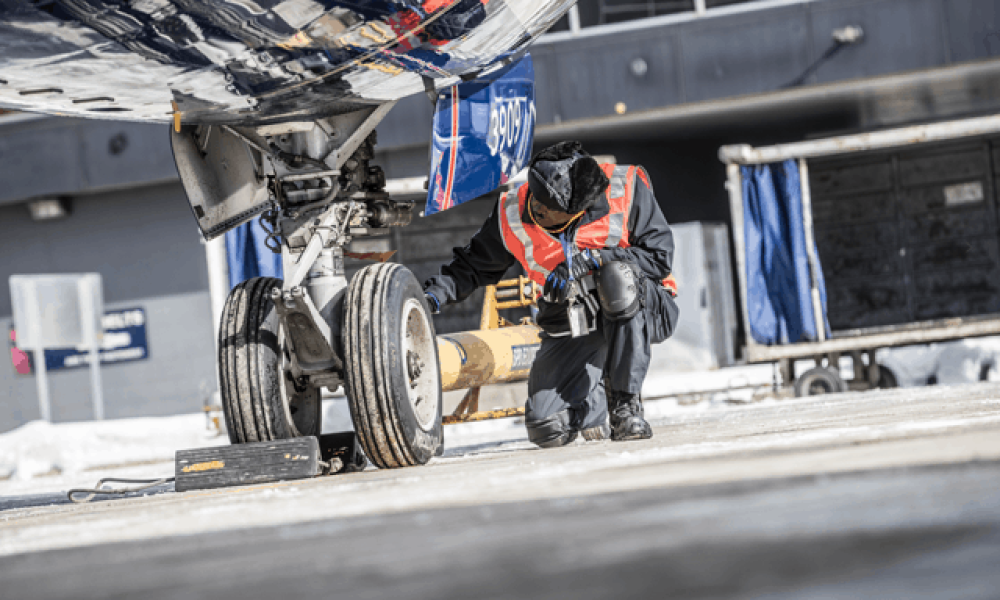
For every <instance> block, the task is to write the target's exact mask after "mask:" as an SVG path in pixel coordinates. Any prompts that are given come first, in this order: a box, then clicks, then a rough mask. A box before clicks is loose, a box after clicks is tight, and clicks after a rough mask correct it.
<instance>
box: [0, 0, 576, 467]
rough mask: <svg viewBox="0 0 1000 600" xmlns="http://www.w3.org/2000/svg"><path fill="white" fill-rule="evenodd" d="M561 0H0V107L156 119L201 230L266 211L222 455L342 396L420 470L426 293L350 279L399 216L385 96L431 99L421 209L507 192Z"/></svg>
mask: <svg viewBox="0 0 1000 600" xmlns="http://www.w3.org/2000/svg"><path fill="white" fill-rule="evenodd" d="M572 4H573V2H572V1H570V0H555V1H548V2H539V1H536V0H425V1H422V2H421V1H417V0H405V1H404V0H400V1H388V0H372V1H356V2H331V1H318V0H284V1H267V0H257V1H256V2H255V1H252V0H207V1H195V0H172V1H168V0H144V1H140V2H131V3H121V2H110V1H101V0H61V1H57V2H51V1H50V2H45V1H43V2H21V1H13V0H0V107H4V108H10V109H19V110H28V111H35V112H44V113H49V114H57V115H68V116H78V117H88V118H111V119H123V120H137V121H149V122H162V123H165V124H166V123H169V124H170V125H171V126H170V136H171V144H172V147H173V151H174V157H175V161H176V164H177V170H178V173H179V175H180V178H181V182H182V183H183V185H184V188H185V191H186V193H187V196H188V200H189V202H190V204H191V208H192V211H193V213H194V216H195V218H196V219H197V221H198V224H199V227H200V228H201V231H202V233H203V235H204V236H205V238H206V239H212V238H214V237H217V236H219V235H222V234H224V233H225V232H227V231H229V230H231V229H233V228H234V227H236V226H238V225H240V224H242V223H245V222H246V221H248V220H250V219H254V218H260V219H261V222H262V224H264V226H265V228H266V229H267V230H268V231H269V232H270V237H269V239H268V243H269V246H271V248H272V250H274V251H275V252H280V253H281V256H282V264H283V271H284V280H280V279H262V278H257V279H252V280H250V281H247V282H242V283H239V284H238V285H236V286H235V287H234V288H233V291H232V292H231V293H230V297H229V299H228V301H227V304H226V310H225V313H224V314H223V317H222V324H221V328H220V339H219V348H220V350H219V352H220V354H219V374H220V383H221V392H222V399H223V405H224V408H225V409H226V416H227V425H228V429H229V433H230V438H231V440H232V441H233V442H234V443H243V442H253V441H268V440H273V439H282V438H289V437H297V436H302V435H318V434H319V431H320V429H319V427H320V424H319V415H320V414H321V410H320V409H319V402H320V400H319V398H320V393H319V390H320V389H321V388H322V387H327V388H329V389H336V388H337V387H339V386H341V385H343V386H344V387H345V389H346V390H347V392H348V396H349V397H350V399H351V403H352V404H351V406H352V415H353V417H354V421H355V428H356V429H357V431H358V434H359V438H360V439H361V441H362V443H363V445H364V448H365V452H366V454H367V455H368V457H369V458H370V459H371V460H372V461H373V462H375V463H376V464H378V465H379V466H382V467H398V466H407V465H414V464H422V463H425V462H427V460H429V459H430V458H431V456H433V455H434V454H435V453H436V452H437V451H439V449H440V447H441V439H442V433H441V377H440V373H439V367H438V355H437V345H436V341H435V336H434V327H433V321H432V320H431V318H430V316H429V314H428V307H427V304H426V301H425V299H424V297H423V293H422V291H421V289H420V286H419V285H418V284H417V282H416V280H415V279H414V278H413V275H412V274H411V273H409V271H408V270H406V269H405V268H403V267H401V266H399V265H392V264H377V265H371V266H370V267H367V268H366V269H364V270H362V271H361V272H360V273H359V274H357V275H356V276H355V277H354V278H353V280H352V281H351V282H348V280H347V279H346V278H345V275H344V247H345V246H346V245H347V244H348V243H349V242H350V241H351V240H352V239H354V238H357V237H359V236H378V235H386V234H387V233H388V232H389V231H390V230H391V228H392V227H398V226H404V225H406V224H408V223H409V222H410V219H411V210H412V208H413V205H412V204H411V203H408V202H397V201H395V200H393V199H392V198H390V197H389V196H388V194H386V192H385V191H384V187H385V176H384V174H383V172H382V170H381V169H380V168H379V167H377V166H375V165H372V164H371V162H370V161H371V159H372V157H373V155H374V146H375V143H376V139H377V138H376V135H375V128H376V127H377V126H378V124H379V123H380V122H381V121H382V119H383V118H384V117H385V116H386V114H388V112H389V110H391V109H392V107H393V105H394V104H395V102H396V101H397V100H399V99H400V98H403V97H405V96H408V95H412V94H418V93H427V95H428V96H429V97H430V98H431V100H432V101H433V102H436V104H437V109H436V113H435V130H434V148H433V156H432V170H431V173H430V177H429V182H430V185H429V194H428V210H427V212H428V214H430V213H432V212H434V211H436V210H444V209H447V208H450V207H452V206H455V205H457V204H460V203H461V202H462V201H464V200H468V199H470V198H471V197H474V196H476V195H480V194H482V193H484V192H486V191H489V190H491V189H494V188H495V187H497V186H498V185H499V184H501V183H503V182H505V181H507V179H509V178H510V177H511V176H512V175H514V174H515V173H516V172H517V171H519V170H520V169H521V168H523V166H524V165H525V163H526V161H527V158H528V156H529V155H530V151H531V138H532V133H533V124H534V102H533V72H532V70H531V61H530V57H526V56H524V54H525V51H526V46H527V45H528V44H529V42H530V41H531V40H533V39H534V38H535V37H537V36H538V35H540V34H541V33H542V32H544V31H545V30H546V29H547V28H548V27H550V26H551V25H552V24H553V23H554V22H555V21H556V20H557V19H558V18H559V17H561V16H562V15H563V13H565V12H566V11H567V10H569V8H570V7H571V6H572ZM441 90H445V92H444V93H440V91H441ZM473 106H475V109H473ZM233 283H236V282H233ZM526 327H530V328H531V329H530V330H526V331H524V332H523V333H524V335H523V336H522V339H524V338H532V337H533V336H534V337H535V339H537V334H536V333H535V330H534V328H533V326H526ZM511 339H514V338H511ZM462 362H463V364H464V360H463V361H462ZM522 367H524V366H523V365H522Z"/></svg>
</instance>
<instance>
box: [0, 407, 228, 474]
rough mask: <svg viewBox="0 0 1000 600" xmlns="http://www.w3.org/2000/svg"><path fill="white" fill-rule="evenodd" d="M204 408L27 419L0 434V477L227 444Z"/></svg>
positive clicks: (165, 458) (144, 459) (170, 456)
mask: <svg viewBox="0 0 1000 600" xmlns="http://www.w3.org/2000/svg"><path fill="white" fill-rule="evenodd" d="M228 443H229V440H228V439H227V438H226V437H225V436H219V435H217V434H216V433H215V432H210V431H208V429H207V427H206V423H205V416H204V415H203V414H200V413H199V414H189V415H178V416H173V417H148V418H139V419H116V420H109V421H88V422H79V423H48V422H45V421H32V422H30V423H26V424H25V425H22V426H21V427H18V428H17V429H14V430H12V431H9V432H7V433H4V434H0V479H13V480H15V481H25V480H29V479H31V478H33V477H37V476H40V475H48V474H53V475H54V474H66V473H79V472H81V471H86V470H93V469H99V468H106V467H114V466H119V465H125V464H136V463H153V462H173V460H174V453H175V452H176V451H177V450H181V449H184V448H196V447H201V446H213V445H222V444H228Z"/></svg>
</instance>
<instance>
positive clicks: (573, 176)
mask: <svg viewBox="0 0 1000 600" xmlns="http://www.w3.org/2000/svg"><path fill="white" fill-rule="evenodd" d="M609 183H610V182H609V181H608V178H607V177H606V176H605V175H604V171H602V170H601V167H600V165H598V164H597V161H596V160H594V159H593V158H592V157H591V156H590V155H589V154H587V152H586V151H585V150H584V149H583V146H582V145H581V144H580V142H576V141H569V142H559V143H558V144H556V145H554V146H549V147H548V148H545V149H544V150H542V151H541V152H539V153H538V154H536V155H535V156H533V157H532V159H531V162H530V163H528V188H529V189H530V190H531V195H532V196H533V197H534V198H535V199H536V200H537V201H539V202H541V203H542V204H544V205H545V206H546V207H548V208H550V209H554V210H561V211H563V212H567V213H570V214H574V213H578V212H581V211H584V210H587V209H588V208H590V207H591V206H593V205H594V202H596V201H597V199H598V198H600V197H601V195H602V194H604V192H605V190H607V189H608V185H609Z"/></svg>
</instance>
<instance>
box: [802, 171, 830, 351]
mask: <svg viewBox="0 0 1000 600" xmlns="http://www.w3.org/2000/svg"><path fill="white" fill-rule="evenodd" d="M799 188H800V189H801V191H802V192H801V194H800V195H801V196H802V198H801V200H802V228H803V230H804V231H805V237H806V256H807V257H808V258H809V291H810V295H811V297H812V309H813V319H815V323H816V341H819V342H822V341H825V340H826V319H824V318H823V302H822V300H820V297H819V266H818V265H819V260H817V257H816V244H815V241H814V240H813V218H812V193H811V191H810V189H809V167H808V165H807V164H806V159H804V158H800V159H799Z"/></svg>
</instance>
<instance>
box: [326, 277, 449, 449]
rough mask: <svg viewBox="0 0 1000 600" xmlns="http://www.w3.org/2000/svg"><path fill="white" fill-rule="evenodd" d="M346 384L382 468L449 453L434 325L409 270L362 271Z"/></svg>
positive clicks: (358, 425)
mask: <svg viewBox="0 0 1000 600" xmlns="http://www.w3.org/2000/svg"><path fill="white" fill-rule="evenodd" d="M345 313H346V314H345V318H344V335H343V338H342V339H343V345H344V358H345V359H346V366H345V369H344V370H345V372H346V373H345V375H346V376H345V380H346V390H347V398H348V400H349V402H348V404H349V406H350V408H351V419H352V420H353V421H354V429H355V431H357V433H358V437H359V438H360V440H361V446H362V448H364V451H365V454H366V455H367V456H368V458H369V459H370V460H371V461H372V462H373V463H375V465H376V466H378V467H379V468H382V469H385V468H394V467H409V466H413V465H422V464H424V463H426V462H427V461H429V460H430V459H431V457H432V456H434V455H435V453H437V451H438V450H439V448H440V447H441V446H442V443H443V440H444V430H443V428H442V426H441V373H440V367H439V366H438V355H437V339H436V338H435V336H434V322H433V321H432V320H431V318H430V310H428V308H427V303H426V300H424V293H423V290H422V289H421V288H420V285H419V284H418V283H417V280H416V278H414V277H413V274H412V273H410V271H409V270H407V269H406V268H404V267H403V266H401V265H398V264H393V263H382V264H377V265H370V266H368V267H365V268H364V269H362V270H361V271H359V272H358V273H357V274H356V275H355V276H354V278H353V279H352V280H351V285H350V288H349V290H348V292H347V301H346V304H345Z"/></svg>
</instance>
